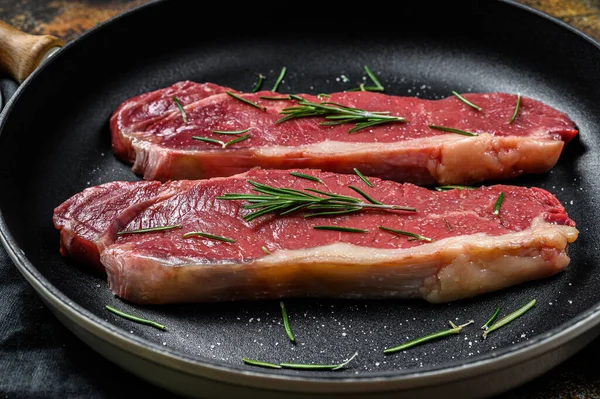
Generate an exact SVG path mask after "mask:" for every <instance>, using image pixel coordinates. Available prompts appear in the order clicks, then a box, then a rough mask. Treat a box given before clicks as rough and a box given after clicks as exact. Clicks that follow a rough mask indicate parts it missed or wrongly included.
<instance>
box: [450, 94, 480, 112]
mask: <svg viewBox="0 0 600 399" xmlns="http://www.w3.org/2000/svg"><path fill="white" fill-rule="evenodd" d="M452 94H454V95H455V96H456V97H457V98H458V99H459V100H460V101H462V102H463V103H465V104H467V105H468V106H469V107H471V108H474V109H476V110H477V111H481V109H482V108H481V107H480V106H478V105H475V104H473V103H472V102H471V101H469V100H467V99H466V98H464V97H463V96H461V95H460V94H458V93H457V92H455V91H454V90H453V91H452Z"/></svg>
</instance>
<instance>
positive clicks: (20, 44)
mask: <svg viewBox="0 0 600 399" xmlns="http://www.w3.org/2000/svg"><path fill="white" fill-rule="evenodd" d="M63 45H64V42H63V41H62V40H61V39H59V38H57V37H55V36H50V35H43V36H36V35H30V34H28V33H25V32H21V31H20V30H18V29H15V28H13V27H12V26H10V25H8V24H7V23H4V22H2V21H0V71H2V72H4V73H5V74H8V75H9V76H10V77H11V78H13V79H15V80H16V81H17V82H19V83H22V82H23V81H24V80H25V79H27V77H28V76H29V75H30V74H31V73H32V72H33V71H34V70H35V68H37V67H38V65H40V64H41V63H42V61H44V60H45V59H46V58H48V57H49V56H50V55H52V54H53V53H54V52H55V51H56V50H58V49H59V48H60V47H62V46H63Z"/></svg>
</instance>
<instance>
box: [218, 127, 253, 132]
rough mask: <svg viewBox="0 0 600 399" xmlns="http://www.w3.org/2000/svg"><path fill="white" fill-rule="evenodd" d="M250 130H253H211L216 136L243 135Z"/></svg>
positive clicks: (248, 128)
mask: <svg viewBox="0 0 600 399" xmlns="http://www.w3.org/2000/svg"><path fill="white" fill-rule="evenodd" d="M250 129H252V128H251V127H247V128H246V129H242V130H211V132H212V133H214V134H242V133H246V132H247V131H248V130H250Z"/></svg>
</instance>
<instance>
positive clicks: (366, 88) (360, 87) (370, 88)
mask: <svg viewBox="0 0 600 399" xmlns="http://www.w3.org/2000/svg"><path fill="white" fill-rule="evenodd" d="M365 72H366V73H367V75H368V76H369V78H370V79H371V80H372V81H373V83H374V84H375V86H365V84H364V83H361V84H359V85H358V88H355V89H350V90H349V91H384V88H383V85H382V84H381V83H380V82H379V79H377V76H375V74H374V73H373V72H371V70H370V69H369V67H368V66H366V65H365Z"/></svg>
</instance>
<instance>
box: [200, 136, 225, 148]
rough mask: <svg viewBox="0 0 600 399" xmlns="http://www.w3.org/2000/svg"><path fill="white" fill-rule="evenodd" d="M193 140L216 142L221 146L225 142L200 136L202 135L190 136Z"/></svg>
mask: <svg viewBox="0 0 600 399" xmlns="http://www.w3.org/2000/svg"><path fill="white" fill-rule="evenodd" d="M192 138H193V139H194V140H198V141H204V142H205V143H211V144H218V145H220V146H221V147H224V146H225V143H224V142H222V141H221V140H217V139H211V138H210V137H202V136H192Z"/></svg>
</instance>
